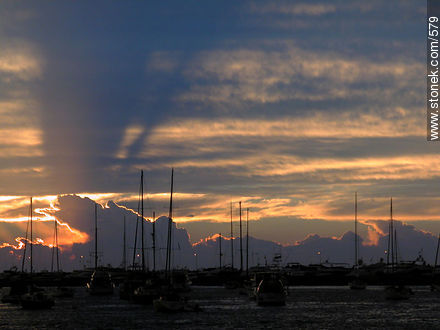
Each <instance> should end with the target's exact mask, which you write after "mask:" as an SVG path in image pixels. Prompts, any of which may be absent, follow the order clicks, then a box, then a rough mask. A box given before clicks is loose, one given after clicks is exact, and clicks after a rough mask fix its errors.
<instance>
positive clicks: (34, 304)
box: [20, 197, 55, 309]
mask: <svg viewBox="0 0 440 330" xmlns="http://www.w3.org/2000/svg"><path fill="white" fill-rule="evenodd" d="M32 214H33V208H32V197H31V199H30V219H29V225H30V241H29V244H30V278H29V280H30V283H29V285H28V287H27V293H25V294H23V295H22V296H21V297H20V304H21V307H22V308H23V309H47V308H51V307H52V306H53V305H54V304H55V302H54V299H53V297H52V296H51V295H49V294H48V293H47V292H46V291H45V290H44V289H42V288H38V287H36V286H35V285H34V284H33V283H32V275H33V253H32V251H33V249H32V247H33V243H32V240H33V228H32ZM25 248H26V247H25Z"/></svg>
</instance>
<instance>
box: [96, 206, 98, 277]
mask: <svg viewBox="0 0 440 330" xmlns="http://www.w3.org/2000/svg"><path fill="white" fill-rule="evenodd" d="M97 268H98V204H97V203H96V202H95V270H96V269H97Z"/></svg>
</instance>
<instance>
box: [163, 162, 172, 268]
mask: <svg viewBox="0 0 440 330" xmlns="http://www.w3.org/2000/svg"><path fill="white" fill-rule="evenodd" d="M173 180H174V168H172V169H171V189H170V190H171V193H170V212H169V215H168V239H167V258H166V267H165V270H166V272H167V274H169V273H170V272H171V249H172V244H171V239H172V235H171V234H172V226H173Z"/></svg>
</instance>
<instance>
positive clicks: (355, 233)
mask: <svg viewBox="0 0 440 330" xmlns="http://www.w3.org/2000/svg"><path fill="white" fill-rule="evenodd" d="M357 225H358V224H357V192H355V193H354V265H355V267H356V268H357V266H358V260H359V256H358V232H357Z"/></svg>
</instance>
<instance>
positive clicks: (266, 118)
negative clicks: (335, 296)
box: [0, 0, 440, 244]
mask: <svg viewBox="0 0 440 330" xmlns="http://www.w3.org/2000/svg"><path fill="white" fill-rule="evenodd" d="M425 17H426V4H425V2H423V1H421V2H420V1H397V0H396V1H389V0H386V1H385V0H383V1H368V2H366V1H362V0H361V1H277V2H268V1H229V2H224V1H208V2H205V1H167V2H161V1H148V2H147V1H111V2H109V1H94V2H89V1H56V2H53V1H27V2H24V1H15V0H10V1H8V0H6V1H5V0H4V1H2V2H1V3H0V45H1V46H0V159H1V161H0V228H1V230H0V232H1V234H0V235H1V236H0V239H1V240H2V241H3V242H8V243H9V244H13V243H14V240H15V238H16V237H19V236H23V235H24V233H23V232H24V230H25V227H26V225H25V221H26V220H27V215H28V212H29V211H28V208H29V197H30V196H34V197H35V199H36V200H35V203H36V208H37V209H39V210H37V212H36V214H35V216H36V217H37V218H38V219H39V220H40V225H39V227H37V228H38V229H37V230H39V231H40V232H39V234H38V235H39V236H38V235H37V236H38V237H42V239H43V240H46V241H48V240H50V237H51V235H52V225H53V219H54V218H53V214H52V213H53V210H54V209H56V208H57V207H58V206H59V205H58V200H57V196H58V195H63V194H77V195H79V196H81V197H89V198H90V199H92V200H95V201H98V202H100V203H101V204H102V205H105V204H106V203H107V202H108V201H110V200H112V201H114V202H116V203H117V204H118V205H121V206H126V207H129V208H134V207H135V206H136V205H137V194H138V189H139V175H140V170H141V169H143V170H144V171H145V185H146V188H145V189H146V193H147V199H146V202H145V203H146V204H145V205H146V211H145V212H146V214H148V216H150V215H151V213H152V211H153V210H154V211H155V212H156V214H157V215H166V214H167V203H168V198H169V185H170V173H171V167H174V168H175V191H176V192H177V194H176V195H175V213H174V214H175V220H176V221H177V222H179V226H181V227H184V228H186V229H187V230H188V232H189V234H190V235H191V240H192V242H196V241H198V240H200V239H201V238H204V237H207V236H209V235H213V234H215V233H218V232H220V231H222V232H224V234H225V235H229V227H228V223H221V222H227V221H229V219H230V215H229V212H230V211H229V210H230V202H231V201H232V202H234V203H233V217H234V220H238V209H237V208H238V204H237V202H238V201H242V203H243V207H244V208H249V209H250V220H251V223H253V225H252V226H253V228H252V227H251V233H252V234H253V235H254V236H256V237H259V238H261V239H268V240H273V241H276V242H280V243H282V244H293V243H294V242H295V241H297V240H302V239H304V238H305V237H306V236H307V235H308V234H314V233H318V234H319V235H321V236H329V237H334V236H340V235H342V234H343V233H344V232H346V231H348V230H352V227H353V225H352V220H353V210H354V206H353V203H354V192H355V191H357V192H358V201H359V219H360V220H361V221H363V222H366V221H368V220H381V219H382V220H386V219H388V217H389V199H390V197H393V199H394V211H395V213H394V214H395V217H396V218H397V219H399V220H402V221H405V222H409V223H412V224H415V226H416V227H417V228H419V229H423V230H427V231H430V232H432V233H435V234H436V233H437V232H438V231H440V225H437V222H436V221H438V220H440V191H439V186H440V154H439V152H438V148H439V145H437V144H436V143H428V142H427V141H426V138H425V134H426V133H425V127H426V126H425V125H426V124H425V122H426V110H425V95H426V90H425V88H426V82H425V74H426V64H425V62H426V59H425V58H426V45H425ZM47 208H48V209H49V211H48V210H47ZM45 209H46V210H45ZM50 210H52V211H50ZM58 220H59V222H60V224H61V223H64V225H65V227H64V229H65V231H63V233H62V242H63V244H70V243H72V242H75V243H84V242H86V241H88V240H89V237H88V236H87V234H85V233H84V232H83V231H81V230H80V229H78V228H80V226H79V225H78V224H77V223H76V221H78V223H80V222H83V221H86V220H87V221H89V220H90V226H92V219H91V218H90V219H86V220H85V219H76V220H75V219H74V220H71V222H70V223H68V222H67V221H66V220H63V219H61V218H58ZM417 221H418V222H417ZM68 226H70V227H68ZM236 229H237V227H236V226H235V230H236ZM115 230H120V229H115ZM252 230H253V231H252ZM361 235H365V236H366V235H367V233H366V230H365V232H361Z"/></svg>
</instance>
